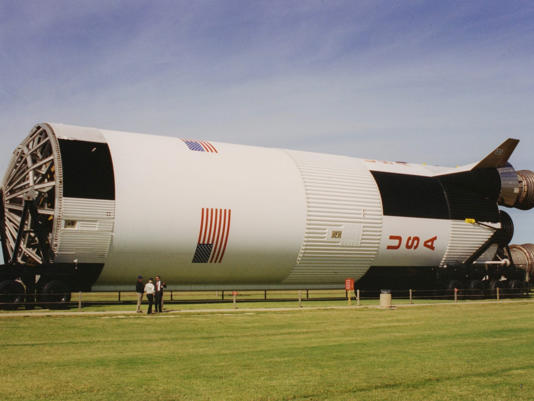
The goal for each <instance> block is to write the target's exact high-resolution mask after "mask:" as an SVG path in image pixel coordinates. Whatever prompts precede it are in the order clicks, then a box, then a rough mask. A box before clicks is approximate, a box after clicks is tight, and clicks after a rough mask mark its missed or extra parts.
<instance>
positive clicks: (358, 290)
mask: <svg viewBox="0 0 534 401" xmlns="http://www.w3.org/2000/svg"><path fill="white" fill-rule="evenodd" d="M356 305H357V306H360V289H357V290H356Z"/></svg>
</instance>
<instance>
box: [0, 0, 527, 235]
mask: <svg viewBox="0 0 534 401" xmlns="http://www.w3.org/2000/svg"><path fill="white" fill-rule="evenodd" d="M0 60H1V61H0V123H1V127H2V128H1V129H2V131H1V133H0V171H2V172H3V171H5V169H6V167H7V163H8V162H9V158H10V153H11V152H12V150H13V149H14V148H15V146H16V145H17V144H18V143H19V142H20V141H21V140H22V139H23V138H24V137H25V136H26V134H27V132H28V131H29V130H30V128H31V127H32V126H33V125H34V124H35V123H36V122H40V121H54V122H64V123H71V124H77V125H87V126H95V127H100V128H111V129H119V130H129V131H138V132H148V133H157V134H163V135H171V136H178V137H198V138H204V139H211V140H216V141H225V142H234V143H244V144H250V145H262V146H271V147H287V148H292V149H301V150H311V151H318V152H329V153H339V154H346V155H351V156H361V157H369V158H371V157H372V158H378V159H385V160H406V161H413V162H427V163H431V164H441V165H453V166H454V165H458V164H466V163H469V162H472V161H474V160H478V159H479V158H481V157H482V156H483V155H485V154H486V153H488V152H489V151H490V150H492V149H493V148H494V147H495V146H496V145H498V144H499V143H500V142H502V141H503V140H504V139H506V138H507V137H515V138H519V139H521V143H520V145H519V148H518V149H517V151H516V153H515V154H514V156H513V158H512V160H511V161H512V163H513V164H514V166H515V167H517V168H518V169H525V168H531V169H533V170H534V160H533V158H532V157H531V156H530V154H531V149H533V148H534V135H533V132H532V130H533V127H534V74H533V71H534V3H532V2H528V1H506V2H504V1H470V2H466V1H404V2H401V1H392V0H390V1H379V0H374V1H328V0H324V1H312V0H309V1H305V0H301V1H287V0H286V1H269V2H267V1H232V0H225V1H164V0H159V1H135V0H129V1H112V0H106V1H95V0H91V1H50V0H48V1H47V0H41V1H30V0H25V1H10V0H0ZM512 214H513V217H514V218H515V221H516V236H515V238H514V242H519V243H523V242H534V231H533V230H531V229H530V228H529V227H531V226H533V223H534V211H532V212H522V213H519V212H517V213H516V212H513V213H512ZM518 217H521V218H520V219H519V218H518Z"/></svg>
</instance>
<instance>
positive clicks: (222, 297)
mask: <svg viewBox="0 0 534 401" xmlns="http://www.w3.org/2000/svg"><path fill="white" fill-rule="evenodd" d="M221 301H224V290H222V292H221Z"/></svg>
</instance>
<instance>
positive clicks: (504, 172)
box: [497, 165, 534, 210]
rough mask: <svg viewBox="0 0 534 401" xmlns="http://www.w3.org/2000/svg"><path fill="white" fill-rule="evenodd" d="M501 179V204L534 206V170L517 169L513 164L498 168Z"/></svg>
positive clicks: (530, 207)
mask: <svg viewBox="0 0 534 401" xmlns="http://www.w3.org/2000/svg"><path fill="white" fill-rule="evenodd" d="M497 171H498V173H499V178H500V181H501V188H500V193H499V199H498V202H499V204H500V205H503V206H508V207H515V208H517V209H521V210H530V209H532V208H533V207H534V172H532V171H530V170H519V171H516V170H515V169H514V168H513V167H512V166H511V165H507V166H505V167H501V168H499V169H497Z"/></svg>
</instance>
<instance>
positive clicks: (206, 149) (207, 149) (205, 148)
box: [197, 141, 210, 152]
mask: <svg viewBox="0 0 534 401" xmlns="http://www.w3.org/2000/svg"><path fill="white" fill-rule="evenodd" d="M197 143H198V144H199V145H200V146H202V149H204V150H205V151H206V152H209V151H210V149H209V148H208V147H207V146H206V143H205V142H204V141H197Z"/></svg>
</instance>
